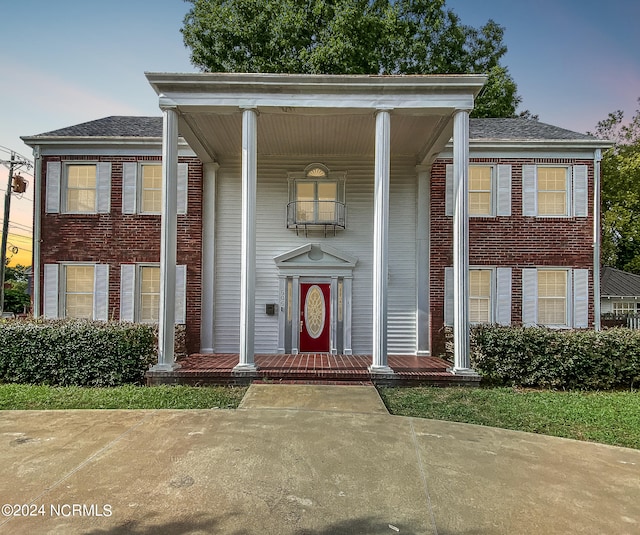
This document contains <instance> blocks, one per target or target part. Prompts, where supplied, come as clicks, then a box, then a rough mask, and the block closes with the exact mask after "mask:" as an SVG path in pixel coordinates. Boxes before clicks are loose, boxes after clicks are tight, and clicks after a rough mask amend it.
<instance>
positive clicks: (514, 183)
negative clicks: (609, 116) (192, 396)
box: [430, 158, 594, 355]
mask: <svg viewBox="0 0 640 535" xmlns="http://www.w3.org/2000/svg"><path fill="white" fill-rule="evenodd" d="M448 163H452V162H451V160H445V159H440V160H437V161H436V162H435V163H434V165H433V168H432V173H431V221H430V224H431V234H430V238H431V265H430V288H431V333H432V348H433V349H432V350H433V354H435V355H439V354H441V353H444V332H443V326H444V269H445V267H448V266H451V265H453V244H452V240H453V221H452V218H451V217H447V216H446V215H445V172H446V164H448ZM470 163H471V164H495V165H498V164H509V165H511V166H512V175H511V216H508V217H506V216H499V217H471V218H470V219H469V265H470V266H483V265H484V266H499V267H510V268H512V269H513V272H512V276H513V279H512V302H511V319H512V323H514V324H518V323H521V321H522V269H523V268H530V267H542V266H554V267H567V268H583V269H589V290H590V297H589V324H590V325H591V324H593V321H594V315H593V310H594V309H593V297H592V296H593V185H594V180H593V178H594V177H593V172H594V168H593V160H575V159H564V158H553V159H550V158H544V159H539V158H535V159H534V158H521V159H512V158H508V159H507V158H505V159H487V158H471V159H470ZM526 164H546V165H549V164H551V165H553V164H558V165H586V166H587V168H588V199H589V215H588V217H562V218H558V217H553V218H550V217H547V218H544V217H530V216H526V217H525V216H523V215H522V166H523V165H526Z"/></svg>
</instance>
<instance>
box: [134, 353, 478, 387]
mask: <svg viewBox="0 0 640 535" xmlns="http://www.w3.org/2000/svg"><path fill="white" fill-rule="evenodd" d="M238 360H239V356H238V355H237V354H217V355H201V354H194V355H189V356H188V357H186V358H184V359H182V360H180V361H179V364H180V367H179V368H177V369H175V370H173V371H163V372H159V371H148V372H147V373H146V379H147V384H148V385H155V384H188V385H194V386H199V385H202V386H204V385H250V384H252V383H262V384H270V383H278V384H324V385H329V384H331V385H333V384H335V385H354V384H360V385H370V384H375V385H377V386H417V385H437V386H453V385H463V386H478V385H479V384H480V378H479V377H468V376H456V375H453V374H451V373H449V372H448V371H447V368H448V367H449V366H451V364H450V363H449V362H447V361H445V360H442V359H439V358H436V357H415V356H405V355H390V356H389V358H388V363H389V366H390V367H391V368H392V369H393V370H394V372H395V373H393V374H384V375H380V374H371V373H370V372H369V370H368V366H369V364H370V363H371V356H369V355H328V354H297V355H256V356H255V364H256V367H257V371H256V372H255V373H235V372H234V371H233V368H234V366H235V365H236V364H237V363H238Z"/></svg>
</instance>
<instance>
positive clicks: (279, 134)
mask: <svg viewBox="0 0 640 535" xmlns="http://www.w3.org/2000/svg"><path fill="white" fill-rule="evenodd" d="M259 113H260V115H259V117H258V155H259V156H287V155H288V156H304V155H309V154H312V155H318V156H356V155H357V156H371V157H373V155H374V149H375V116H374V114H373V113H372V112H371V111H368V112H366V113H363V111H362V110H358V113H345V111H344V110H340V112H339V113H336V112H335V111H333V112H332V111H331V110H325V113H324V114H322V115H320V114H318V113H317V112H316V113H310V112H309V111H305V110H300V109H293V108H292V109H291V110H286V111H273V110H260V109H259ZM452 128H453V127H452V121H451V114H450V113H449V114H447V115H440V114H438V115H436V114H433V115H419V116H412V115H407V114H403V113H393V112H392V116H391V154H392V155H393V156H400V155H401V156H409V157H414V158H415V160H416V163H420V162H422V160H424V159H425V158H426V157H428V155H429V154H430V153H431V152H434V151H435V152H440V151H441V150H442V149H443V148H444V146H445V144H446V143H447V141H448V140H449V139H450V138H451V135H452ZM180 135H182V136H183V137H184V138H185V139H186V140H187V142H188V143H189V144H190V145H191V146H192V147H193V148H194V150H195V151H196V152H197V153H198V155H199V156H200V157H201V158H202V159H204V160H205V161H218V162H223V161H225V160H227V159H239V158H240V155H241V148H242V112H241V111H237V112H234V113H227V114H221V113H216V112H188V111H187V112H182V113H181V114H180ZM203 152H204V154H203Z"/></svg>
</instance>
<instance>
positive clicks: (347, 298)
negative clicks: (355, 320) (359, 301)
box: [342, 277, 353, 355]
mask: <svg viewBox="0 0 640 535" xmlns="http://www.w3.org/2000/svg"><path fill="white" fill-rule="evenodd" d="M352 288H353V279H352V278H351V277H345V278H344V280H343V288H342V292H343V296H342V301H343V303H342V306H343V309H344V310H343V312H342V313H343V320H344V323H343V324H342V330H343V331H344V342H343V343H344V345H343V351H344V354H345V355H352V354H353V349H352V348H351V295H352V293H353V289H352Z"/></svg>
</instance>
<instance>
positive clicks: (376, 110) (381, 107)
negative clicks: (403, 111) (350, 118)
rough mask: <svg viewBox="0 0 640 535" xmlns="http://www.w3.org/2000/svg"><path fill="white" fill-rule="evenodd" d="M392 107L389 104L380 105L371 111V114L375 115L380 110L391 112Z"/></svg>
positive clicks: (380, 111)
mask: <svg viewBox="0 0 640 535" xmlns="http://www.w3.org/2000/svg"><path fill="white" fill-rule="evenodd" d="M394 109H395V108H392V107H391V106H380V107H378V108H376V109H375V110H374V111H373V115H374V116H375V115H378V114H379V113H382V112H387V113H391V112H392V111H393V110H394Z"/></svg>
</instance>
